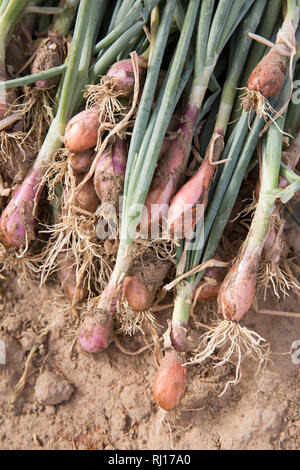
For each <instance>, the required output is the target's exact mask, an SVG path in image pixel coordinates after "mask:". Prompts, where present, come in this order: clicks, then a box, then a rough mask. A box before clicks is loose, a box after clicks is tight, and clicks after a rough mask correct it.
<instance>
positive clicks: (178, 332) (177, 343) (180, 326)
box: [170, 321, 188, 353]
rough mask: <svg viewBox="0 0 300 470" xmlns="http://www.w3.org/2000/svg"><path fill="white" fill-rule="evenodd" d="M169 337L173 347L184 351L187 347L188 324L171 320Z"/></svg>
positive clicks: (178, 350)
mask: <svg viewBox="0 0 300 470" xmlns="http://www.w3.org/2000/svg"><path fill="white" fill-rule="evenodd" d="M170 339H171V343H172V346H173V348H174V349H175V351H177V352H181V353H183V352H185V351H187V349H188V325H187V324H186V323H179V322H175V321H172V328H171V333H170Z"/></svg>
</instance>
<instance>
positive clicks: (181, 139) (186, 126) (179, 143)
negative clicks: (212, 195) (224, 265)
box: [140, 103, 199, 234]
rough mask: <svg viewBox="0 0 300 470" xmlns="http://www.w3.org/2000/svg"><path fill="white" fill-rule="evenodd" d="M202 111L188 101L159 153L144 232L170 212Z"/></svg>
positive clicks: (145, 217) (154, 229)
mask: <svg viewBox="0 0 300 470" xmlns="http://www.w3.org/2000/svg"><path fill="white" fill-rule="evenodd" d="M198 115H199V110H198V109H197V108H196V107H195V106H191V105H190V104H189V103H188V104H187V105H186V107H185V110H184V113H183V119H182V120H181V123H180V125H179V127H177V131H176V133H175V137H174V132H173V135H172V136H170V137H165V139H164V141H163V145H162V148H161V151H160V155H159V161H158V166H157V168H156V170H155V173H154V176H153V179H152V183H151V186H150V189H149V192H148V195H147V198H146V201H145V210H144V211H143V214H142V219H141V223H140V229H141V232H142V233H143V234H148V233H151V231H152V232H153V231H154V232H155V231H156V230H157V228H158V226H159V224H160V222H161V221H162V219H163V218H164V217H165V216H166V215H167V212H168V209H169V204H170V201H171V199H172V197H173V196H174V194H175V192H176V190H177V187H178V184H179V181H180V179H181V178H182V174H183V171H184V169H185V165H186V156H187V149H188V147H189V145H190V142H191V139H192V136H193V133H194V127H195V125H196V122H197V118H198Z"/></svg>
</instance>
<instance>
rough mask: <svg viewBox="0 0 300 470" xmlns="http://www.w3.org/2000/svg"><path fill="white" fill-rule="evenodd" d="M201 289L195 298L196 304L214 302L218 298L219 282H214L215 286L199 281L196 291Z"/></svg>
mask: <svg viewBox="0 0 300 470" xmlns="http://www.w3.org/2000/svg"><path fill="white" fill-rule="evenodd" d="M200 287H201V290H200V291H199V294H198V296H197V302H207V301H210V300H215V299H216V298H217V297H218V294H219V290H220V287H221V283H220V282H216V283H215V284H213V283H210V282H208V281H200V282H199V284H198V286H197V289H199V288H200Z"/></svg>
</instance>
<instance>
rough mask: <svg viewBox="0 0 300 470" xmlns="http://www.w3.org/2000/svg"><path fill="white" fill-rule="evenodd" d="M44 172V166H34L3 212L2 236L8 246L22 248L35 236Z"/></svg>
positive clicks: (0, 222)
mask: <svg viewBox="0 0 300 470" xmlns="http://www.w3.org/2000/svg"><path fill="white" fill-rule="evenodd" d="M43 172H44V170H43V169H42V168H38V169H34V168H32V169H31V170H30V171H29V173H28V175H27V177H26V178H25V180H24V181H23V183H22V184H21V185H20V186H19V187H18V188H17V189H16V191H15V192H14V194H13V196H12V198H11V200H10V202H9V203H8V205H7V206H6V208H5V209H4V211H3V212H2V215H1V219H0V238H1V241H2V243H3V245H4V246H5V247H6V248H15V249H19V248H22V247H24V246H25V245H26V242H28V243H29V242H30V241H31V240H32V239H34V238H35V233H34V229H35V225H36V218H35V216H34V207H35V204H37V203H38V201H39V198H40V196H41V194H42V191H43V187H42V186H41V185H40V184H39V183H40V178H41V176H42V175H43Z"/></svg>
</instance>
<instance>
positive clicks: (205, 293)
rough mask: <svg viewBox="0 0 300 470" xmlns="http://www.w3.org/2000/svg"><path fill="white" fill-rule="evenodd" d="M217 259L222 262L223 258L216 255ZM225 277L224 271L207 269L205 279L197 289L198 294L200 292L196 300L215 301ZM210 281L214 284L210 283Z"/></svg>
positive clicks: (213, 268)
mask: <svg viewBox="0 0 300 470" xmlns="http://www.w3.org/2000/svg"><path fill="white" fill-rule="evenodd" d="M215 258H216V259H220V260H221V257H220V256H219V255H218V254H216V255H215ZM224 277H225V273H224V269H220V268H215V267H212V268H207V269H206V270H205V274H204V278H203V279H202V280H201V281H200V282H199V284H198V286H197V288H196V292H198V295H197V299H196V300H197V302H207V301H210V300H215V299H216V298H217V297H218V294H219V290H220V287H221V284H222V281H223V280H224ZM210 280H212V281H213V282H209V281H210ZM200 288H201V289H200Z"/></svg>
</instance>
